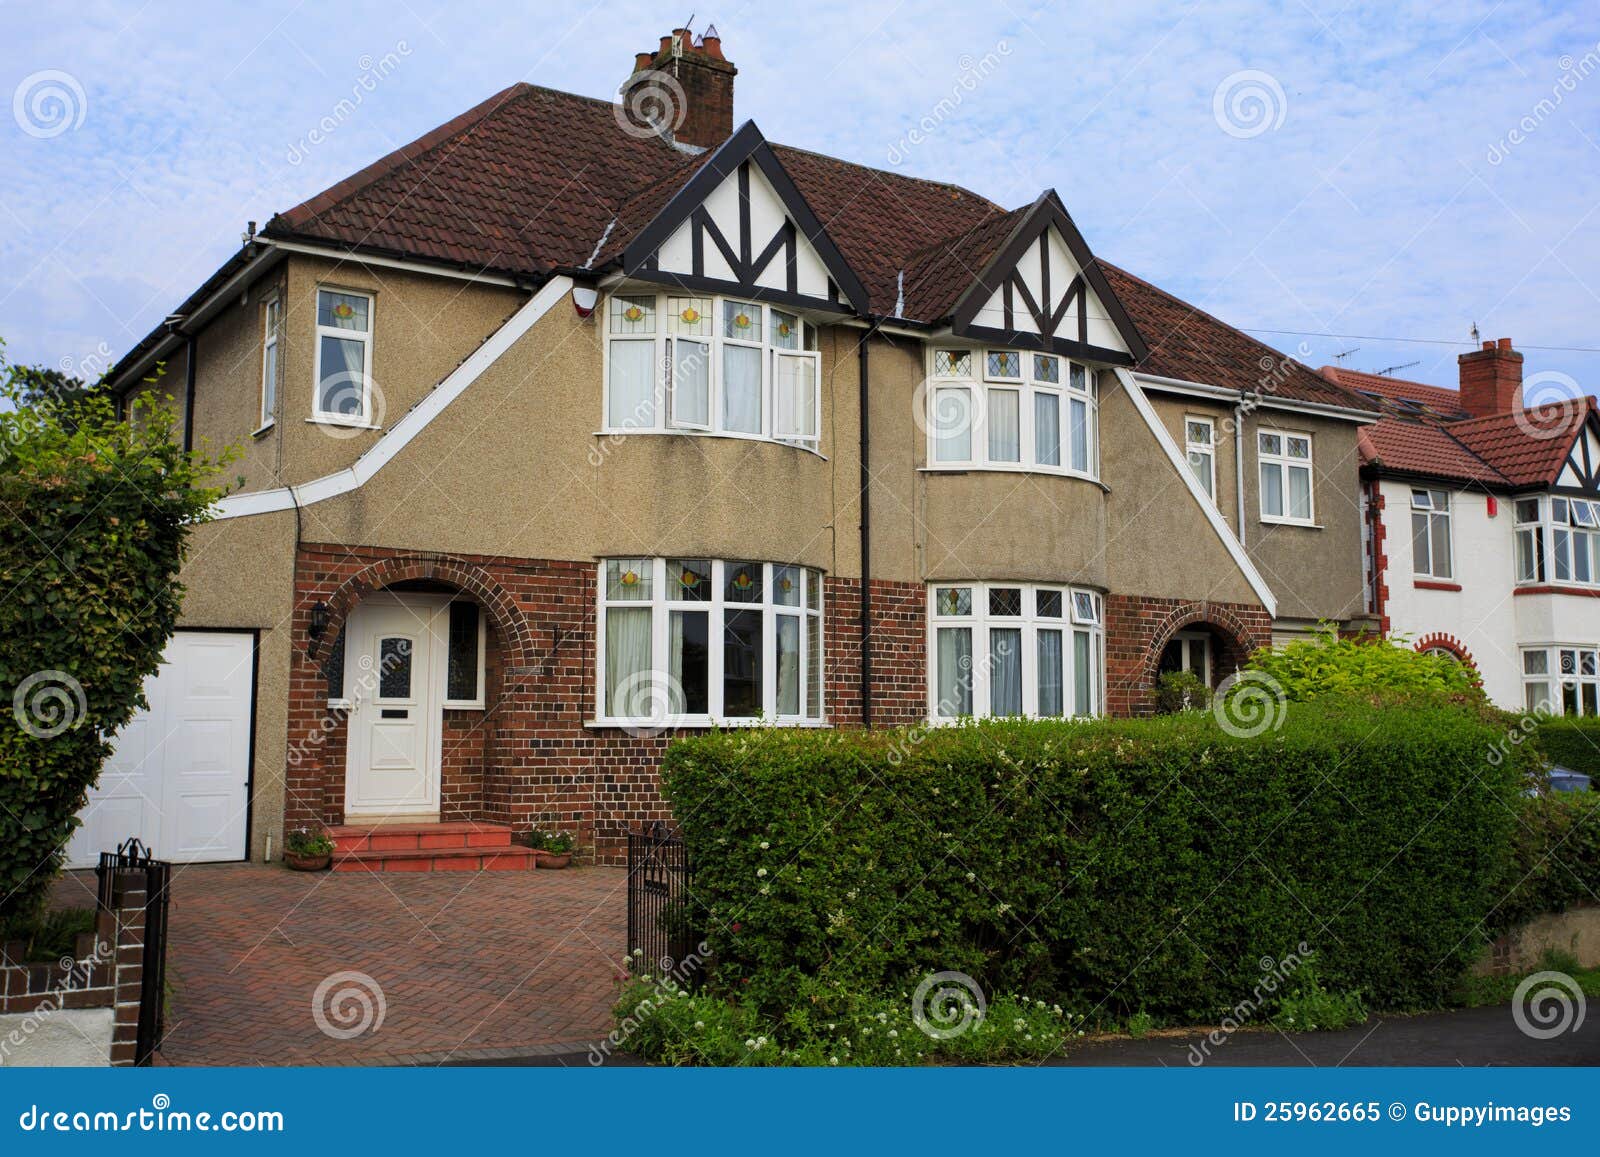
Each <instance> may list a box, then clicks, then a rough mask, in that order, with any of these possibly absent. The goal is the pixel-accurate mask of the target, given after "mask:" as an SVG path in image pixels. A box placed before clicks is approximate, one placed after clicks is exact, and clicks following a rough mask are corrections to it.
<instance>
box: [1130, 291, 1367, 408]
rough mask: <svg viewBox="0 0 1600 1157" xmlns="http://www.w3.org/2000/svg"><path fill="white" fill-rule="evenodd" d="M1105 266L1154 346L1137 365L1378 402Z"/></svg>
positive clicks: (1274, 390)
mask: <svg viewBox="0 0 1600 1157" xmlns="http://www.w3.org/2000/svg"><path fill="white" fill-rule="evenodd" d="M1100 267H1101V268H1102V269H1103V270H1104V271H1105V274H1106V278H1107V280H1109V281H1110V282H1111V289H1112V292H1114V293H1115V294H1116V295H1117V299H1118V300H1119V301H1121V302H1122V305H1123V308H1124V309H1126V310H1127V311H1128V313H1129V315H1130V316H1132V318H1133V324H1134V325H1135V326H1137V327H1138V329H1139V332H1140V333H1141V334H1143V335H1144V340H1145V342H1146V343H1147V344H1148V345H1149V347H1150V352H1149V354H1148V355H1147V356H1146V357H1145V358H1144V360H1143V361H1141V362H1140V363H1139V364H1138V366H1136V367H1135V368H1136V369H1138V370H1139V371H1140V372H1142V373H1147V374H1153V375H1155V376H1156V377H1162V378H1177V379H1179V380H1180V381H1186V382H1200V383H1203V384H1206V385H1212V386H1224V387H1226V388H1228V389H1230V390H1244V391H1251V392H1260V393H1263V394H1272V395H1275V396H1277V397H1282V398H1288V399H1292V400H1294V401H1300V402H1318V403H1322V404H1324V405H1332V406H1343V407H1346V408H1348V409H1353V410H1371V409H1374V408H1375V407H1374V406H1373V405H1372V404H1371V403H1370V402H1368V401H1366V400H1364V399H1362V398H1361V397H1359V396H1357V395H1356V394H1353V393H1352V392H1350V391H1349V390H1347V389H1345V388H1344V387H1343V386H1340V385H1338V384H1337V383H1334V382H1330V381H1328V380H1327V379H1326V378H1323V377H1321V376H1320V375H1318V374H1317V373H1316V372H1315V371H1313V370H1312V369H1311V368H1310V367H1309V366H1305V365H1302V364H1301V363H1300V362H1298V361H1296V360H1295V359H1294V358H1291V357H1289V356H1288V355H1287V354H1285V353H1282V352H1280V351H1279V350H1275V349H1273V348H1272V347H1271V346H1269V345H1266V344H1264V343H1262V342H1259V341H1257V340H1256V339H1255V338H1253V337H1251V336H1250V335H1248V334H1246V333H1242V332H1241V331H1239V330H1237V329H1234V328H1233V327H1232V326H1231V325H1228V324H1227V323H1226V322H1223V321H1219V320H1218V319H1217V318H1215V317H1213V316H1211V314H1209V313H1206V312H1205V311H1204V310H1202V309H1200V308H1198V307H1196V306H1193V305H1190V304H1189V303H1188V302H1186V301H1182V300H1180V299H1178V298H1176V297H1173V296H1172V294H1170V293H1167V292H1166V291H1165V290H1161V289H1157V288H1156V287H1155V286H1153V285H1151V284H1150V283H1149V282H1148V281H1145V280H1143V279H1142V278H1139V277H1135V276H1134V275H1133V274H1131V273H1128V272H1127V271H1126V270H1122V269H1118V268H1117V267H1116V266H1115V265H1110V264H1107V263H1106V262H1104V261H1101V262H1100Z"/></svg>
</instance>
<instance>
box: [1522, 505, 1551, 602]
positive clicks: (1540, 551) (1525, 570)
mask: <svg viewBox="0 0 1600 1157" xmlns="http://www.w3.org/2000/svg"><path fill="white" fill-rule="evenodd" d="M1543 512H1544V501H1543V499H1539V498H1519V499H1518V500H1517V508H1516V514H1517V520H1516V527H1517V581H1518V582H1519V583H1542V582H1544V581H1545V577H1544V576H1545V569H1544V522H1543V518H1542V515H1543Z"/></svg>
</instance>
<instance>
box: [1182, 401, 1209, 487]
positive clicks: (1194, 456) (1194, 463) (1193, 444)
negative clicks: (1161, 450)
mask: <svg viewBox="0 0 1600 1157" xmlns="http://www.w3.org/2000/svg"><path fill="white" fill-rule="evenodd" d="M1216 437H1217V426H1216V423H1215V422H1213V421H1212V420H1211V419H1210V418H1185V419H1184V420H1183V441H1184V447H1183V448H1184V452H1185V454H1186V455H1187V456H1188V459H1189V469H1190V470H1191V471H1193V472H1194V476H1195V478H1196V479H1197V480H1198V481H1199V483H1200V489H1202V490H1204V491H1205V492H1206V494H1207V495H1208V496H1209V497H1211V498H1212V499H1213V500H1214V499H1215V498H1216V497H1217V447H1216Z"/></svg>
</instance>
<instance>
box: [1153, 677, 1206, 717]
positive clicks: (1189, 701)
mask: <svg viewBox="0 0 1600 1157" xmlns="http://www.w3.org/2000/svg"><path fill="white" fill-rule="evenodd" d="M1155 701H1156V713H1157V714H1158V715H1176V714H1177V713H1178V712H1180V711H1204V710H1205V709H1206V708H1208V707H1210V706H1211V688H1210V687H1207V686H1206V684H1205V680H1203V679H1201V678H1200V676H1198V675H1196V674H1195V673H1194V672H1193V671H1168V672H1167V673H1166V674H1165V675H1162V676H1161V677H1160V678H1159V679H1157V680H1156V690H1155Z"/></svg>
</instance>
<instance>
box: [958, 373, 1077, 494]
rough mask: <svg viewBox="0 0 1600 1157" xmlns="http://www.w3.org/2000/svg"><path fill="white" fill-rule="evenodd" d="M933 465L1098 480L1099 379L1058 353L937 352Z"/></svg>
mask: <svg viewBox="0 0 1600 1157" xmlns="http://www.w3.org/2000/svg"><path fill="white" fill-rule="evenodd" d="M932 371H933V372H932V375H931V377H930V380H929V388H928V391H927V401H926V404H927V407H928V411H927V422H928V432H929V454H928V461H929V465H931V466H933V467H936V468H937V467H946V468H962V467H965V468H968V469H971V468H984V469H999V470H1044V471H1049V472H1052V473H1062V474H1081V475H1085V476H1088V477H1093V476H1095V474H1096V459H1097V452H1098V445H1097V443H1098V432H1099V431H1098V420H1097V406H1096V388H1095V387H1096V379H1095V373H1094V371H1093V370H1091V369H1090V368H1089V367H1087V366H1084V365H1081V364H1079V363H1077V362H1071V361H1068V360H1066V359H1065V358H1060V357H1057V356H1056V355H1054V354H1040V353H1027V352H1023V351H1020V350H970V349H936V350H934V351H933V364H932Z"/></svg>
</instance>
